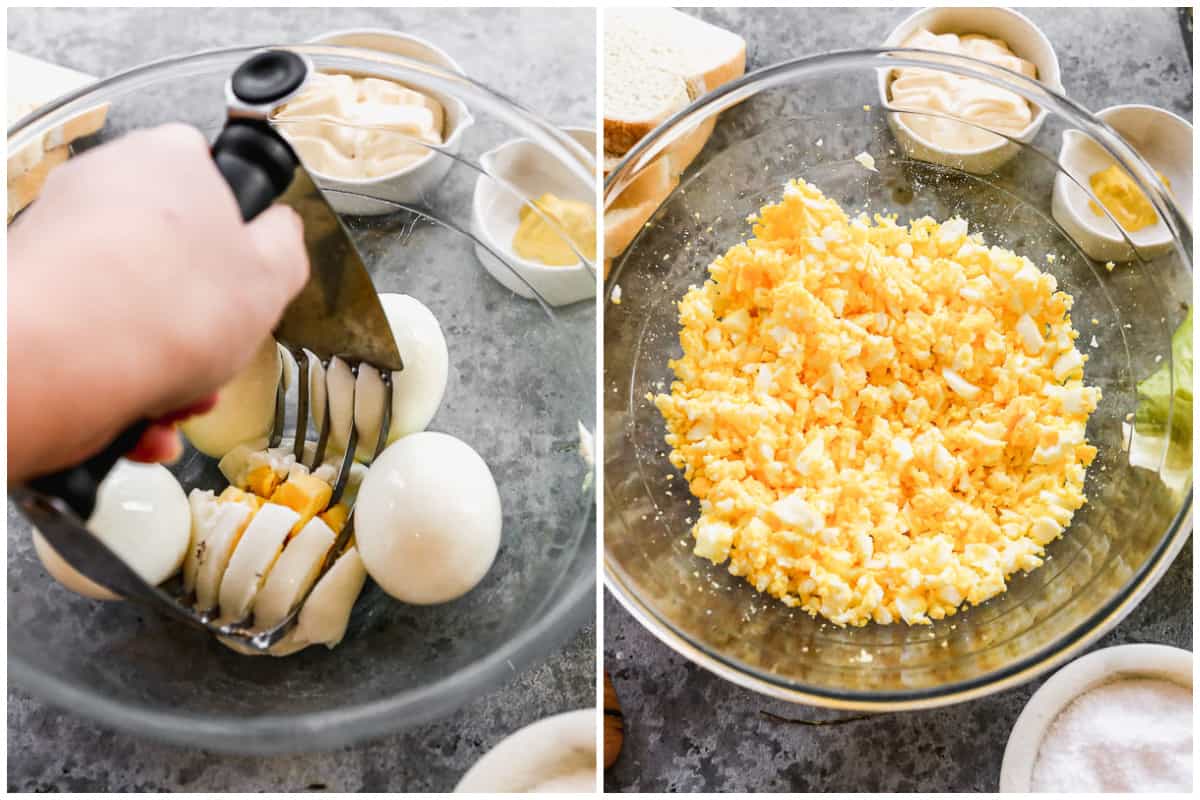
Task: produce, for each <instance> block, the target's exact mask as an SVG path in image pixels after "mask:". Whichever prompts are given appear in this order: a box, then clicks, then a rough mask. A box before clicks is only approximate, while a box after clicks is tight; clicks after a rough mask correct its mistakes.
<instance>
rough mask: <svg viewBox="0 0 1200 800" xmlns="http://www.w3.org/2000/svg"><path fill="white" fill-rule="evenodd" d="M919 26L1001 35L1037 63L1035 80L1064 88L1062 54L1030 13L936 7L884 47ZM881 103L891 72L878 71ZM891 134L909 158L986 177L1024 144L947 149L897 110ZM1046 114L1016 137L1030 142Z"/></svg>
mask: <svg viewBox="0 0 1200 800" xmlns="http://www.w3.org/2000/svg"><path fill="white" fill-rule="evenodd" d="M919 28H926V29H928V30H929V31H931V32H933V33H957V34H967V33H978V34H983V35H985V36H991V37H993V38H996V39H1002V40H1003V41H1004V42H1005V43H1006V44H1007V45H1008V47H1009V49H1010V50H1012V51H1013V53H1015V54H1016V55H1018V56H1020V57H1021V58H1023V59H1025V60H1026V61H1029V62H1031V63H1033V64H1034V65H1035V66H1037V79H1038V80H1039V81H1041V82H1042V83H1043V84H1045V85H1046V86H1048V87H1049V88H1050V89H1053V90H1054V91H1056V92H1060V93H1061V92H1062V91H1063V87H1062V74H1061V71H1060V69H1059V65H1058V56H1057V55H1056V54H1055V52H1054V48H1053V47H1052V46H1051V44H1050V40H1049V39H1047V38H1046V35H1045V34H1044V33H1042V31H1041V29H1040V28H1038V26H1037V25H1034V24H1033V22H1031V21H1030V20H1029V18H1028V17H1026V16H1024V15H1023V14H1019V13H1017V12H1016V11H1013V10H1012V9H1009V8H972V7H947V6H935V7H932V8H924V9H921V10H920V11H918V12H916V13H915V14H912V15H911V16H910V17H908V19H906V20H904V21H903V22H901V23H900V24H899V25H897V26H896V28H895V29H893V30H892V32H891V33H890V34H888V37H887V39H885V40H884V42H883V46H884V47H898V46H900V45H901V44H902V43H903V42H904V40H905V39H907V38H908V37H909V36H911V35H912V34H913V33H914V32H916V31H917V29H919ZM878 82H879V101H880V103H881V104H882V105H883V107H884V108H889V107H890V100H891V98H890V87H891V82H892V71H891V70H879V74H878ZM887 119H888V125H889V126H890V127H891V129H892V135H893V136H895V137H896V141H897V142H898V143H899V144H900V147H901V149H903V151H904V152H905V153H906V154H907V155H908V156H909V157H910V158H915V159H919V160H921V161H928V162H930V163H933V164H941V165H942V166H947V167H954V168H956V169H962V170H965V171H967V172H970V173H973V174H976V175H986V174H988V173H990V172H994V171H995V170H997V169H999V168H1000V167H1001V166H1002V165H1003V164H1004V163H1005V162H1006V161H1008V160H1009V159H1010V158H1012V157H1013V156H1015V155H1016V154H1017V152H1018V150H1020V146H1019V145H1017V144H1015V143H1014V142H1011V141H1007V140H1005V141H1000V142H997V143H996V144H994V145H990V146H988V147H982V148H977V149H974V150H947V149H945V148H943V147H940V146H939V145H935V144H934V143H932V142H930V141H929V140H927V139H925V138H924V137H922V136H919V135H918V134H916V133H915V132H914V131H913V130H912V129H911V128H909V127H908V126H907V125H906V124H905V123H904V120H902V119H901V118H900V115H899V114H896V113H889V114H888V115H887ZM1045 120H1046V112H1045V110H1043V109H1036V113H1035V114H1034V116H1033V121H1031V122H1030V123H1029V125H1028V126H1027V127H1026V128H1025V130H1023V131H1021V133H1020V134H1019V135H1018V136H1016V137H1015V138H1016V139H1018V140H1019V141H1021V142H1025V143H1028V142H1031V141H1033V138H1034V137H1035V136H1036V135H1037V132H1038V130H1039V129H1040V128H1041V127H1042V123H1043V122H1045Z"/></svg>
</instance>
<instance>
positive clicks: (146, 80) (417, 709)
mask: <svg viewBox="0 0 1200 800" xmlns="http://www.w3.org/2000/svg"><path fill="white" fill-rule="evenodd" d="M271 47H278V48H284V49H289V50H295V51H297V52H300V53H304V54H307V55H318V56H323V57H326V58H330V59H333V60H334V63H335V64H338V65H344V68H349V67H352V66H353V65H354V63H356V62H369V63H371V65H372V67H373V68H378V69H379V70H381V71H382V72H383V74H388V73H391V74H393V75H395V76H396V78H397V79H399V80H403V79H404V78H405V77H408V78H409V79H410V80H411V79H412V78H417V77H419V78H420V79H421V80H423V81H426V82H427V83H429V84H430V85H432V86H435V87H438V88H440V89H444V90H446V91H448V92H449V91H456V92H459V93H462V94H464V95H466V96H469V97H471V98H472V99H475V100H477V101H478V102H479V103H480V105H481V106H482V107H484V108H485V109H486V110H488V111H489V112H491V113H493V114H495V115H496V116H497V117H499V118H500V119H501V120H502V121H503V122H505V123H506V124H507V125H508V126H509V127H511V128H513V129H515V131H516V132H517V134H518V135H521V136H525V137H527V138H529V139H532V140H533V141H535V142H537V143H538V144H540V145H542V146H543V147H544V148H545V149H546V150H548V151H549V152H550V153H552V154H554V155H557V156H558V157H559V158H560V159H562V160H563V161H565V162H568V163H570V164H572V166H573V167H578V168H579V169H585V168H586V164H588V163H593V164H594V158H595V154H594V153H587V152H586V151H585V150H584V149H583V148H582V146H580V145H578V144H577V143H576V142H575V141H574V140H573V139H571V138H570V137H569V136H567V134H565V133H564V132H562V131H561V130H559V129H558V128H557V127H556V126H553V125H551V124H549V123H547V122H543V121H542V120H541V119H539V118H538V117H537V116H535V115H534V114H533V113H532V112H530V111H528V110H527V109H525V108H524V107H522V106H520V105H519V104H517V103H515V102H514V101H512V100H510V99H508V98H507V97H504V96H503V95H500V94H499V93H496V92H494V91H492V90H491V89H489V88H487V87H486V86H484V85H483V84H479V83H476V82H475V81H473V80H471V79H470V78H467V77H465V76H463V75H458V74H454V73H450V72H446V71H444V70H441V69H440V68H437V67H435V66H432V65H428V64H423V63H421V62H415V61H410V60H408V59H404V58H402V57H400V56H394V55H390V54H387V53H382V52H380V51H373V50H366V49H362V48H355V47H347V46H342V45H325V44H312V43H305V44H295V45H247V46H238V47H229V48H217V49H210V50H202V51H197V52H193V53H189V54H185V55H182V56H171V57H168V58H164V59H160V60H157V61H151V62H147V63H145V64H141V65H137V66H134V67H132V68H130V69H127V70H124V71H122V72H118V73H116V74H114V75H112V76H110V77H107V78H103V79H101V80H98V81H96V82H94V83H91V84H88V85H87V86H84V87H82V88H80V89H78V90H76V91H73V92H71V93H69V94H66V95H63V96H62V97H60V98H59V99H57V100H55V101H53V102H51V103H48V104H46V105H45V106H42V107H41V108H39V109H37V110H35V111H33V112H31V113H30V114H28V115H26V116H25V117H23V118H21V119H19V120H17V121H16V122H15V123H14V124H13V125H12V126H10V127H9V129H8V135H7V141H8V151H9V152H10V153H11V152H13V151H14V150H15V149H18V148H20V147H21V146H24V145H25V144H27V143H28V142H29V141H30V140H31V139H32V137H34V136H38V135H40V134H42V133H45V132H46V131H48V130H50V129H51V128H52V127H53V126H55V125H57V124H61V123H62V122H64V121H65V120H67V119H69V118H70V117H71V116H72V115H73V114H74V113H77V112H78V111H79V110H81V109H82V108H86V107H88V106H89V105H90V104H94V103H95V101H96V96H95V95H96V93H97V92H101V93H113V92H117V93H124V92H131V91H134V90H136V89H138V88H141V87H145V86H154V85H161V84H162V82H163V81H165V80H169V79H178V78H181V77H184V76H186V75H188V74H192V73H190V72H189V70H198V69H202V68H203V67H204V66H205V65H208V66H209V68H210V69H211V68H213V67H215V66H216V65H217V64H220V63H222V62H223V61H224V60H226V59H232V58H233V57H235V56H239V55H240V56H243V57H248V56H250V55H252V54H253V53H255V52H258V51H260V50H263V49H267V48H271ZM104 99H107V98H104ZM14 139H15V140H16V141H15V143H14ZM581 153H582V154H585V155H586V156H587V159H581V158H580V154H581ZM593 172H594V169H593ZM591 180H592V181H594V180H595V178H594V175H593V177H592V179H591ZM421 213H425V215H426V216H430V214H429V213H427V212H421ZM431 218H432V219H433V220H434V221H436V222H438V223H439V224H442V225H444V226H446V227H449V228H450V229H451V230H453V231H454V232H455V233H457V234H459V235H467V234H465V233H464V231H463V230H460V229H459V226H455V225H446V222H445V221H444V220H442V219H441V218H440V216H438V215H436V214H434V215H432V217H431ZM467 237H468V239H470V238H471V237H470V236H469V235H467ZM535 294H536V293H535ZM536 301H537V302H538V303H539V305H540V306H541V307H542V310H543V312H544V313H546V314H547V316H548V317H549V319H550V320H551V321H552V322H556V321H557V319H558V315H557V314H556V313H554V311H553V310H552V309H550V307H549V306H548V305H547V304H546V303H545V302H544V301H543V300H542V299H541V297H540V296H537V298H536ZM593 469H594V467H593ZM590 509H591V510H590V512H589V514H588V515H587V516H586V518H585V520H584V521H583V523H582V524H581V526H580V527H581V538H580V541H579V552H580V554H581V557H582V558H584V559H586V558H587V557H588V555H587V554H588V553H589V551H590V552H591V559H592V561H593V563H594V560H595V533H596V530H597V528H596V519H595V516H596V515H595V509H596V498H595V496H594V495H593V497H592V500H591V503H590ZM589 545H590V547H589ZM565 584H566V585H565V590H564V591H563V593H562V594H561V595H560V596H559V597H558V598H557V599H556V600H555V601H554V602H553V604H552V605H551V606H550V607H549V608H548V609H546V612H545V613H544V614H541V615H539V616H538V617H536V618H535V619H533V620H532V622H531V623H530V624H529V625H528V626H527V627H525V628H524V629H522V630H521V631H519V632H518V633H517V634H516V635H515V636H514V637H513V638H511V639H509V640H508V641H506V642H504V643H503V645H501V646H500V647H498V648H496V649H494V650H492V651H491V652H490V653H488V654H486V655H485V656H483V657H481V658H478V659H476V660H475V661H472V662H471V663H469V664H467V665H465V666H464V667H463V668H461V669H459V670H457V671H456V672H454V673H453V674H451V675H447V676H446V677H444V678H442V679H441V680H438V681H437V682H435V683H431V684H427V685H424V686H421V687H419V688H416V689H412V690H408V691H404V692H401V693H398V694H395V695H391V696H389V697H386V698H383V699H380V700H375V701H372V702H368V703H361V704H358V705H354V706H348V707H345V708H337V709H332V710H326V711H313V712H304V713H300V714H262V715H257V716H254V717H244V716H238V715H235V714H213V715H195V714H178V713H173V712H169V711H159V710H151V709H148V708H147V707H145V706H140V705H136V704H133V703H127V702H123V701H117V700H111V699H109V698H108V697H106V696H103V695H101V694H99V693H97V692H94V691H91V690H89V689H87V688H82V687H81V686H80V685H78V684H75V683H72V682H69V681H67V680H63V679H60V678H58V677H55V676H52V675H49V674H46V673H44V672H41V671H39V670H38V669H37V668H36V667H35V666H34V665H32V664H31V663H29V662H27V661H26V660H25V659H23V658H22V657H21V656H20V655H19V654H14V653H13V652H11V651H10V652H9V654H8V668H9V675H10V677H11V678H12V685H13V686H15V687H17V688H20V689H22V690H25V691H28V692H29V693H30V694H32V695H33V696H35V697H36V698H38V699H40V700H42V701H44V702H46V703H48V704H50V705H52V706H56V707H59V708H62V709H64V710H67V711H70V712H72V713H77V714H80V715H82V716H84V717H87V718H90V719H92V720H94V721H96V722H98V723H100V724H102V725H106V726H111V727H114V728H117V729H119V730H123V731H126V732H129V733H133V734H136V735H139V736H143V737H150V738H154V739H159V740H162V741H167V742H171V743H173V744H177V745H184V746H189V747H203V748H205V749H208V750H213V751H217V752H224V753H234V754H241V755H246V754H255V755H266V754H281V753H291V752H306V751H307V752H311V751H316V750H328V749H333V748H336V747H340V746H344V745H347V744H351V743H353V742H356V741H359V740H362V739H366V738H370V737H374V736H381V735H384V734H387V733H393V732H396V731H399V730H402V729H406V728H411V727H413V726H415V725H419V724H422V723H426V722H431V721H433V720H436V719H439V718H442V717H444V716H446V715H447V714H450V713H451V712H453V711H454V710H455V709H457V708H460V707H462V706H463V705H465V704H467V703H468V702H470V701H472V700H474V699H476V698H478V697H479V696H481V695H482V694H484V693H485V692H487V691H490V690H493V689H495V688H497V687H499V686H500V685H502V684H503V683H504V682H506V681H507V680H508V679H510V678H511V677H512V676H513V675H515V674H516V673H517V672H519V671H520V670H521V669H523V668H525V667H528V666H530V665H531V664H532V663H533V662H534V661H536V660H539V659H541V658H544V657H545V656H546V655H547V654H548V653H549V651H550V650H551V649H552V648H553V647H555V646H557V645H558V644H561V643H562V642H563V641H564V640H565V639H566V637H567V636H568V635H569V634H570V633H571V632H573V631H575V630H578V629H579V628H581V627H582V626H583V625H584V624H585V623H586V621H587V619H588V618H589V614H590V612H592V611H594V608H595V604H594V597H595V587H596V580H595V572H594V570H593V571H592V573H591V574H590V575H589V576H588V579H586V580H581V581H577V582H570V581H566V582H565ZM589 600H593V602H588V601H589Z"/></svg>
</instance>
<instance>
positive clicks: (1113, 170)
mask: <svg viewBox="0 0 1200 800" xmlns="http://www.w3.org/2000/svg"><path fill="white" fill-rule="evenodd" d="M1154 174H1155V175H1157V176H1158V179H1159V180H1160V181H1162V182H1163V184H1164V185H1166V187H1167V188H1168V189H1170V188H1171V182H1170V181H1169V180H1167V179H1166V177H1165V176H1164V175H1163V174H1162V173H1161V172H1159V171H1157V170H1155V172H1154ZM1091 184H1092V191H1093V192H1094V193H1095V194H1096V197H1097V198H1098V199H1099V200H1100V202H1101V203H1102V204H1103V205H1104V208H1107V209H1108V212H1109V213H1110V214H1112V215H1113V219H1115V220H1116V221H1117V224H1118V225H1120V226H1121V227H1122V228H1124V229H1125V230H1127V231H1129V232H1130V233H1133V232H1135V231H1140V230H1141V229H1142V228H1148V227H1150V226H1151V225H1153V224H1155V223H1156V222H1158V214H1156V213H1154V206H1152V205H1150V201H1149V200H1148V199H1146V195H1144V194H1142V190H1141V189H1139V188H1138V185H1137V184H1136V183H1134V182H1133V178H1131V177H1129V174H1128V173H1127V172H1125V170H1123V169H1121V168H1120V167H1118V166H1117V165H1116V164H1113V165H1111V166H1110V167H1108V169H1103V170H1100V171H1099V172H1095V173H1093V174H1092V177H1091ZM1088 206H1089V207H1090V208H1091V209H1092V212H1093V213H1095V214H1098V215H1100V216H1104V211H1102V210H1101V208H1100V206H1098V205H1096V201H1095V200H1089V201H1088Z"/></svg>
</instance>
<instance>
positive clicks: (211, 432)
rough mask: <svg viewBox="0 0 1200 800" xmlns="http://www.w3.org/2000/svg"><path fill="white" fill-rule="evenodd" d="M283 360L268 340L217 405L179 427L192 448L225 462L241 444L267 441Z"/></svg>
mask: <svg viewBox="0 0 1200 800" xmlns="http://www.w3.org/2000/svg"><path fill="white" fill-rule="evenodd" d="M282 364H283V360H282V358H281V357H280V355H279V345H278V344H277V343H276V342H275V340H274V339H273V338H271V337H267V339H265V340H264V341H263V343H262V344H261V345H259V348H258V350H257V351H256V352H255V354H254V357H253V358H251V359H250V363H249V364H247V365H246V366H245V367H244V368H243V369H242V371H241V372H239V373H238V374H237V375H236V376H234V378H233V380H231V381H230V382H229V383H227V384H225V385H224V386H222V387H221V391H220V392H219V393H218V395H217V404H216V405H215V406H214V407H213V408H212V409H211V410H210V411H209V412H208V413H206V414H201V415H199V416H196V417H191V418H190V419H187V420H185V421H184V422H183V423H182V424H181V425H180V426H179V427H180V430H182V431H183V435H184V436H186V437H187V439H188V441H189V442H191V443H192V445H193V446H194V447H195V448H196V449H197V450H199V451H200V452H202V453H204V454H205V455H207V456H211V457H213V458H221V457H222V456H224V455H225V454H226V453H228V452H229V451H230V450H232V449H234V448H235V447H237V446H238V445H239V444H243V443H246V442H252V441H254V440H255V439H264V440H265V439H266V438H267V436H269V435H270V433H271V425H272V424H273V423H274V421H275V392H276V389H277V387H278V386H279V382H280V380H281V372H282Z"/></svg>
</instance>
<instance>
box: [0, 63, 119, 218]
mask: <svg viewBox="0 0 1200 800" xmlns="http://www.w3.org/2000/svg"><path fill="white" fill-rule="evenodd" d="M7 64H8V125H9V127H12V125H13V123H15V122H16V121H17V120H19V119H20V118H21V117H24V116H25V115H26V114H29V113H31V112H33V111H35V110H37V109H38V108H40V107H41V106H42V105H44V104H46V103H48V102H50V101H51V100H54V99H57V98H58V97H61V96H62V95H64V94H67V93H68V92H73V91H75V90H76V89H80V88H82V87H84V86H87V85H88V84H90V83H93V82H95V80H96V79H95V78H93V77H92V76H91V75H86V74H84V73H82V72H77V71H76V70H73V69H67V68H66V67H60V66H58V65H57V64H50V63H48V62H45V61H42V60H40V59H36V58H31V57H30V56H26V55H22V54H21V53H14V52H13V51H12V50H9V51H8V55H7ZM107 115H108V103H103V104H101V105H98V106H96V107H94V108H89V109H86V110H84V111H81V112H80V113H79V114H77V115H75V116H73V117H71V118H70V119H68V120H66V121H65V122H63V123H62V125H60V126H59V127H57V128H53V129H51V130H50V131H48V132H46V133H45V134H43V135H42V136H40V137H38V138H37V139H36V140H34V141H31V142H29V143H28V144H26V145H25V146H24V147H22V148H21V149H20V150H18V151H17V152H15V153H10V154H9V156H8V172H7V176H8V219H9V221H10V222H11V221H12V218H13V217H14V216H15V215H16V214H17V212H18V211H20V210H21V209H23V208H24V207H25V206H27V205H29V204H30V203H32V202H33V199H34V198H35V197H37V193H38V192H39V191H40V190H41V188H42V184H43V183H45V181H46V175H48V174H49V172H50V170H51V169H53V168H54V167H56V166H58V165H59V164H61V163H63V162H64V161H66V160H67V157H68V155H69V154H70V153H69V150H68V145H70V144H71V142H73V141H75V140H76V139H80V138H82V137H84V136H90V135H91V134H93V133H95V132H96V131H98V130H100V129H101V128H103V127H104V120H105V118H106V117H107Z"/></svg>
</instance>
